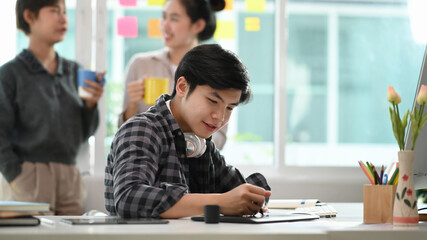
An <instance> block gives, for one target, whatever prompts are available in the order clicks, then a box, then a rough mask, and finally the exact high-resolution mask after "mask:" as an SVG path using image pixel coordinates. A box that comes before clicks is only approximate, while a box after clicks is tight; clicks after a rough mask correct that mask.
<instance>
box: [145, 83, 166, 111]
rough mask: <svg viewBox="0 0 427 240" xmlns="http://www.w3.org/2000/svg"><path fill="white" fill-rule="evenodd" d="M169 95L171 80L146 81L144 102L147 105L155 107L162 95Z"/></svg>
mask: <svg viewBox="0 0 427 240" xmlns="http://www.w3.org/2000/svg"><path fill="white" fill-rule="evenodd" d="M167 93H169V80H168V79H167V78H147V79H145V93H144V101H145V103H146V104H148V105H154V103H156V99H157V98H158V97H160V95H162V94H167Z"/></svg>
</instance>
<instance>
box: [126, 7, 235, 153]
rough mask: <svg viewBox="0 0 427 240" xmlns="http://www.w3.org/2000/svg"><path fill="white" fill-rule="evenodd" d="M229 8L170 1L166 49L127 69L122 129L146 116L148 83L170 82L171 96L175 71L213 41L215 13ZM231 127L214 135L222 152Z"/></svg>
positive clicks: (135, 60) (138, 59)
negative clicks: (148, 80)
mask: <svg viewBox="0 0 427 240" xmlns="http://www.w3.org/2000/svg"><path fill="white" fill-rule="evenodd" d="M224 7H225V1H224V0H167V1H166V3H165V6H164V8H163V19H162V22H161V31H162V37H163V44H164V45H165V48H164V49H161V50H158V51H154V52H148V53H139V54H136V55H134V56H133V57H132V59H131V60H130V62H129V64H128V66H127V68H126V75H125V77H126V91H125V96H124V100H123V112H122V113H121V114H120V116H119V126H120V125H122V124H123V122H125V121H126V120H127V119H129V118H130V117H132V116H134V115H136V114H138V113H141V112H145V111H146V110H148V108H149V107H150V105H147V104H146V103H145V102H144V100H143V97H144V90H145V83H144V82H145V79H146V78H147V77H153V78H167V79H168V80H169V94H170V93H172V90H173V89H174V83H175V79H174V75H175V70H176V68H177V66H178V64H179V62H180V61H181V59H182V57H183V56H184V54H185V53H186V52H188V51H189V50H190V49H192V48H193V47H195V46H197V45H198V44H199V42H200V41H205V40H208V39H210V38H211V37H212V36H213V34H214V32H215V29H216V17H215V11H221V10H222V9H224ZM226 131H227V126H224V127H223V128H222V129H221V130H220V131H218V132H217V133H215V134H214V135H213V141H214V142H215V144H216V146H217V148H218V149H222V147H223V146H224V144H225V141H226V139H227V138H226Z"/></svg>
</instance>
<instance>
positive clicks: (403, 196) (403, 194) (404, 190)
mask: <svg viewBox="0 0 427 240" xmlns="http://www.w3.org/2000/svg"><path fill="white" fill-rule="evenodd" d="M406 190H407V188H406V187H405V188H404V189H403V190H402V198H405V193H406Z"/></svg>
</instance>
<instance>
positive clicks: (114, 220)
mask: <svg viewBox="0 0 427 240" xmlns="http://www.w3.org/2000/svg"><path fill="white" fill-rule="evenodd" d="M61 222H63V223H68V224H72V225H105V224H167V223H169V221H168V220H164V219H158V218H128V219H126V218H119V217H94V218H62V219H61Z"/></svg>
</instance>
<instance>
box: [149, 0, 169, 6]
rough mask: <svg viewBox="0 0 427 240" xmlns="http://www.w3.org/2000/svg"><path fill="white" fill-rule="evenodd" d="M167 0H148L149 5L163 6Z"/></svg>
mask: <svg viewBox="0 0 427 240" xmlns="http://www.w3.org/2000/svg"><path fill="white" fill-rule="evenodd" d="M165 2H166V0H147V5H148V6H163V5H165Z"/></svg>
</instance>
